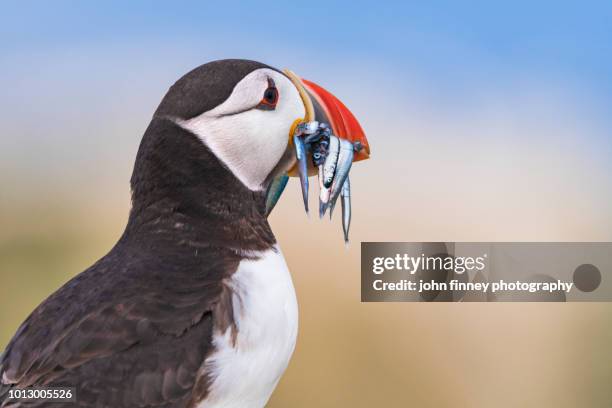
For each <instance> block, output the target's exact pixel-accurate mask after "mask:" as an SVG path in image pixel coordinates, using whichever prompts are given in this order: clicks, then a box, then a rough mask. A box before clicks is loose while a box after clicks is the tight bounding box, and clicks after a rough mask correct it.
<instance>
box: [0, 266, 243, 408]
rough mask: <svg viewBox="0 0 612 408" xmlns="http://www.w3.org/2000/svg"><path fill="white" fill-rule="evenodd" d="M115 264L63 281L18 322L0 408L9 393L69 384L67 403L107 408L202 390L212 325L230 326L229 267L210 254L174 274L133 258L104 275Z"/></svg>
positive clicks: (162, 401) (0, 370)
mask: <svg viewBox="0 0 612 408" xmlns="http://www.w3.org/2000/svg"><path fill="white" fill-rule="evenodd" d="M116 261H117V260H116V259H114V260H113V259H111V260H105V259H103V260H102V261H100V262H99V263H98V264H96V265H94V266H93V267H92V268H90V269H89V270H87V271H85V272H83V273H82V274H80V275H79V276H77V277H76V278H75V279H73V280H72V281H70V282H68V283H67V284H66V285H64V286H63V287H62V288H61V289H60V290H58V291H57V292H56V293H54V294H53V295H52V296H51V297H49V298H48V299H47V300H46V301H44V302H43V303H42V304H41V305H40V306H39V307H38V308H37V309H36V310H34V312H33V313H32V314H31V315H30V317H28V319H27V320H26V321H25V322H24V323H23V324H22V326H21V327H20V328H19V330H18V332H17V333H16V334H15V336H14V337H13V339H12V340H11V342H10V343H9V345H8V347H7V349H6V351H5V352H4V354H3V355H2V357H1V360H0V407H2V406H5V405H4V404H3V402H4V403H6V402H7V401H6V398H7V391H8V389H9V388H10V387H14V386H18V387H28V386H65V387H76V389H77V405H76V406H103V407H116V408H120V407H138V406H139V407H147V406H155V407H166V406H167V407H170V406H172V407H182V406H188V405H189V403H190V400H191V399H192V398H197V399H199V397H200V396H201V395H202V394H204V393H205V392H206V389H207V384H206V383H205V382H206V375H205V374H206V373H205V372H204V371H203V368H204V367H203V362H204V360H205V358H206V356H207V354H208V353H209V352H210V351H211V339H212V329H213V324H214V323H215V324H216V322H213V319H222V320H223V321H231V317H230V318H229V319H228V316H223V315H222V314H221V313H220V311H221V310H222V309H226V308H224V307H223V305H227V302H228V301H229V299H227V297H228V296H227V294H228V291H227V290H225V289H224V287H223V282H222V277H223V276H226V274H227V273H228V271H229V270H232V268H234V269H235V266H236V265H235V263H234V262H232V261H229V262H228V261H227V260H223V258H222V257H221V258H220V257H216V258H215V257H211V262H210V263H209V266H208V267H206V268H202V267H201V264H200V268H199V270H195V271H194V270H193V269H190V268H185V270H186V273H185V274H181V272H180V271H177V270H174V271H172V272H171V273H169V271H168V270H165V268H164V266H163V265H160V264H159V263H154V264H151V265H147V264H146V262H145V263H142V262H140V261H138V260H132V261H130V262H129V263H128V264H127V266H121V267H120V268H119V269H121V271H119V272H120V273H110V271H111V270H112V268H114V267H115V265H116V264H117V262H116ZM121 263H122V264H124V262H121ZM153 267H156V268H158V269H159V270H158V272H151V269H149V268H153ZM187 270H188V271H189V272H187ZM145 275H146V276H145ZM109 282H110V283H109ZM3 394H4V395H3ZM20 404H21V405H20V406H24V407H25V406H32V407H34V406H39V405H37V403H27V404H26V403H24V402H21V403H20ZM38 404H42V405H41V406H44V403H41V402H38ZM47 404H48V402H47ZM54 406H56V405H54ZM58 406H59V405H58ZM66 406H75V405H74V403H67V405H66Z"/></svg>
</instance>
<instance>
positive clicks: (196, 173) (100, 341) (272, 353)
mask: <svg viewBox="0 0 612 408" xmlns="http://www.w3.org/2000/svg"><path fill="white" fill-rule="evenodd" d="M309 123H315V124H324V125H326V126H327V127H326V126H324V125H323V126H319V127H321V128H325V129H327V133H328V134H329V133H332V134H333V137H336V138H337V141H339V142H343V143H346V142H347V141H348V142H349V143H351V144H352V145H353V146H358V148H356V149H355V150H354V151H352V152H351V153H350V156H351V157H350V158H349V161H351V160H352V161H357V160H363V159H366V158H368V157H369V145H368V142H367V139H366V138H365V134H364V132H363V129H362V128H361V126H360V125H359V123H358V121H357V120H356V119H355V117H354V116H353V114H352V113H351V112H350V111H349V110H348V109H347V108H346V106H345V105H344V104H342V103H341V102H340V101H339V100H338V99H337V98H336V97H335V96H333V95H332V94H331V93H330V92H328V91H326V90H325V89H324V88H322V87H320V86H318V85H316V84H315V83H313V82H310V81H307V80H305V79H301V78H300V77H298V76H297V75H296V74H294V73H293V72H291V71H289V70H284V71H283V70H279V69H276V68H273V67H271V66H268V65H266V64H263V63H260V62H255V61H249V60H239V59H228V60H218V61H213V62H209V63H206V64H204V65H201V66H199V67H197V68H195V69H194V70H192V71H190V72H189V73H187V74H186V75H184V76H183V77H182V78H180V79H179V80H178V81H177V82H176V83H174V85H172V86H171V87H170V88H169V90H168V92H167V93H166V95H165V96H164V97H163V99H162V101H161V103H160V105H159V106H158V108H157V110H156V111H155V113H154V114H153V117H152V119H151V122H150V124H149V126H148V127H147V128H146V130H145V132H144V135H143V136H142V139H141V143H140V146H139V149H138V152H137V155H136V160H135V164H134V168H133V173H132V176H131V180H130V185H131V192H132V195H131V203H132V206H131V210H130V213H129V217H128V221H127V225H126V227H125V230H124V232H123V234H122V235H121V237H120V238H119V240H118V241H117V243H116V244H115V246H114V247H113V248H112V249H111V250H110V252H108V254H106V255H105V256H104V257H102V258H101V259H100V260H98V261H97V262H96V263H95V264H94V265H92V266H91V267H89V268H88V269H86V270H85V271H83V272H82V273H80V274H78V275H77V276H75V277H74V278H73V279H71V280H70V281H68V282H67V283H66V284H64V285H63V286H62V287H61V288H60V289H58V290H57V291H56V292H55V293H53V294H51V295H50V296H49V297H48V298H47V299H46V300H44V301H43V302H42V303H41V304H40V305H39V306H38V307H36V309H35V310H34V311H33V312H32V313H31V314H30V315H29V317H28V318H27V319H26V320H25V321H24V322H23V323H22V324H21V326H20V327H19V328H18V330H17V332H16V333H15V335H14V336H13V338H12V339H11V340H10V342H9V343H8V346H7V347H6V349H5V351H4V352H3V354H2V355H1V356H0V406H1V407H43V406H54V407H56V406H57V407H63V406H65V407H74V406H78V407H112V408H121V407H156V408H162V407H168V408H169V407H189V408H192V407H197V408H204V407H214V408H250V407H254V408H255V407H263V406H265V405H266V403H267V401H268V400H269V398H270V396H271V394H272V392H273V391H274V389H275V387H276V385H277V384H278V382H279V379H280V378H281V376H282V374H283V372H284V371H285V369H286V367H287V365H288V363H289V360H290V358H291V355H292V353H293V350H294V347H295V344H296V338H297V332H298V304H297V300H296V294H295V290H294V286H293V283H292V279H291V275H290V273H289V270H288V267H287V264H286V262H285V260H284V258H283V255H282V252H281V249H280V247H279V245H278V243H277V241H276V238H275V236H274V234H273V232H272V230H271V227H270V224H269V223H268V215H269V214H270V212H271V210H272V208H273V207H274V205H275V203H276V201H277V200H278V197H279V196H280V194H281V193H282V189H283V188H284V185H285V184H286V179H287V177H289V176H291V175H293V176H297V177H300V180H302V181H303V180H304V179H305V180H306V182H307V180H308V176H309V175H312V174H313V171H316V163H314V164H313V160H312V158H311V157H310V156H312V154H313V151H314V150H315V149H306V150H304V149H302V150H300V147H301V148H303V147H304V145H303V144H302V142H301V140H303V139H299V138H296V135H298V134H299V133H300V132H299V131H298V130H299V129H306V128H308V124H309ZM315 127H316V126H315ZM306 133H308V132H306ZM313 133H314V132H310V134H313ZM296 144H297V146H296ZM340 145H342V144H340ZM323 147H325V146H323ZM317 148H319V150H320V148H321V146H320V145H319V146H318V147H317ZM324 150H325V149H324ZM328 150H329V149H328ZM296 152H297V154H296ZM300 152H301V153H300ZM304 153H306V155H307V156H308V157H309V158H310V160H309V163H306V166H307V167H304V166H303V164H304V160H303V158H300V157H297V156H300V154H302V155H303V154H304ZM340 156H341V155H340ZM340 158H341V157H340ZM336 160H338V158H336ZM340 161H341V160H340ZM325 164H327V163H325ZM319 167H320V168H323V167H326V166H323V165H321V166H319ZM331 167H333V166H331ZM336 167H337V168H339V167H340V164H339V163H338V165H337V166H336ZM298 168H299V169H298ZM331 178H333V177H331ZM336 184H338V183H336ZM345 184H348V180H347V181H346V182H345V183H343V185H342V186H336V187H331V190H332V191H331V194H330V190H327V191H326V192H325V194H323V193H322V195H324V196H325V197H329V196H330V195H331V196H333V195H334V194H337V191H336V192H335V193H334V189H335V190H338V191H340V190H343V188H344V189H346V187H345ZM302 186H303V188H304V182H302ZM343 203H344V202H343ZM343 205H344V204H343ZM324 207H325V206H324ZM31 387H34V388H44V387H47V388H58V387H70V388H73V389H74V390H75V393H76V396H75V399H76V401H71V402H61V401H60V402H53V403H51V402H49V401H46V400H44V399H39V400H18V399H10V398H9V396H10V392H9V391H10V390H16V389H28V388H31Z"/></svg>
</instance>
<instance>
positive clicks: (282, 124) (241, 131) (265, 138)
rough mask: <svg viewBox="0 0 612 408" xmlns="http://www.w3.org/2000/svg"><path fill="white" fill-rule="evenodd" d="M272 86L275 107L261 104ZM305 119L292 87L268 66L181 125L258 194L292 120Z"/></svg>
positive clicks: (283, 147)
mask: <svg viewBox="0 0 612 408" xmlns="http://www.w3.org/2000/svg"><path fill="white" fill-rule="evenodd" d="M271 85H273V86H274V87H275V88H276V90H277V94H278V98H277V99H276V104H275V105H274V106H273V105H271V104H266V103H263V102H265V101H268V100H269V98H268V99H266V98H265V96H266V95H267V96H270V94H269V93H266V91H267V90H268V92H270V91H269V88H270V87H271ZM304 115H305V109H304V104H303V102H302V100H301V98H300V95H299V93H298V91H297V89H296V87H295V85H293V83H292V82H291V81H290V80H289V79H288V78H287V77H286V76H284V75H283V74H281V73H279V72H277V71H274V70H271V69H269V68H260V69H257V70H255V71H253V72H251V73H250V74H248V75H247V76H245V77H244V78H243V79H242V80H241V81H240V82H238V83H237V84H236V86H235V87H234V90H233V91H232V94H231V95H230V96H229V97H228V98H227V99H226V100H225V101H224V102H223V103H222V104H221V105H218V106H216V107H215V108H214V109H211V110H209V111H207V112H204V113H202V114H201V115H199V116H196V117H194V118H192V119H189V120H180V119H177V120H176V122H177V124H179V125H180V126H181V127H183V128H184V129H186V130H189V131H190V132H192V133H194V134H195V135H196V136H198V137H199V138H200V139H201V140H202V141H203V142H204V144H206V146H208V147H209V148H210V150H211V151H212V152H213V153H214V154H215V155H216V156H217V158H219V160H221V161H222V162H223V163H224V164H225V165H226V166H227V167H228V168H229V169H230V170H231V171H232V172H233V173H234V175H235V176H236V177H237V178H238V179H239V180H240V181H242V183H243V184H244V185H245V186H247V187H248V188H249V189H251V190H254V191H256V190H261V189H262V188H263V187H262V183H263V182H264V181H265V180H266V178H267V177H268V175H269V174H270V172H271V171H272V170H273V169H274V167H275V166H276V165H277V163H278V162H279V160H280V159H281V157H282V156H283V154H284V153H285V150H286V149H287V145H288V142H289V132H290V131H291V126H292V125H293V123H294V122H295V120H296V119H301V118H303V117H304Z"/></svg>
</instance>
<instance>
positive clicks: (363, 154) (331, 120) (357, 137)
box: [302, 79, 370, 162]
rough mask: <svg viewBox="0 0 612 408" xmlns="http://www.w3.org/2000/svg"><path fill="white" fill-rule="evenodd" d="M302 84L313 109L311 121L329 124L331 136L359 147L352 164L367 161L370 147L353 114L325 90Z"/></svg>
mask: <svg viewBox="0 0 612 408" xmlns="http://www.w3.org/2000/svg"><path fill="white" fill-rule="evenodd" d="M302 84H303V85H304V88H306V91H307V93H308V95H309V96H310V100H311V101H312V105H313V108H314V119H313V120H316V121H317V122H320V123H327V124H329V125H330V126H331V128H332V134H334V135H335V136H338V137H339V138H340V139H343V140H348V141H349V142H351V143H353V144H355V143H358V146H361V149H360V150H358V151H355V154H354V157H353V161H354V162H356V161H360V160H365V159H368V158H369V157H370V145H369V144H368V139H366V135H365V133H364V131H363V129H362V128H361V125H360V124H359V121H357V119H356V118H355V116H354V115H353V113H352V112H351V111H350V110H349V109H348V108H347V107H346V106H345V105H344V104H343V103H342V102H341V101H340V100H339V99H338V98H336V97H335V96H334V95H333V94H332V93H331V92H329V91H327V90H326V89H325V88H323V87H321V86H319V85H317V84H315V83H314V82H311V81H308V80H306V79H302Z"/></svg>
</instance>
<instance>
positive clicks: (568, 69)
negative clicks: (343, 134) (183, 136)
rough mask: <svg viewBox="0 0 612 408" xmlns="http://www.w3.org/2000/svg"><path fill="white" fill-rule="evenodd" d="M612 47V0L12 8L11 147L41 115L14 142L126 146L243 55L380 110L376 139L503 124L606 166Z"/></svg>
mask: <svg viewBox="0 0 612 408" xmlns="http://www.w3.org/2000/svg"><path fill="white" fill-rule="evenodd" d="M611 39H612V5H611V4H610V3H609V2H606V1H590V2H578V1H575V2H563V1H538V2H534V1H512V2H510V1H508V2H505V4H502V3H501V2H490V1H463V2H451V1H429V2H420V3H410V2H378V3H374V2H362V1H351V2H329V1H310V2H301V3H299V4H298V3H297V2H289V1H283V2H278V1H265V2H264V1H258V2H246V3H245V2H240V3H238V2H234V1H224V2H219V1H215V2H212V1H208V2H206V1H199V2H196V1H189V2H161V1H159V2H156V1H130V2H118V1H115V2H113V1H109V2H80V1H59V0H58V1H54V2H42V1H41V2H27V3H26V2H20V3H18V2H13V3H8V4H7V3H4V4H3V5H2V10H1V12H0V47H1V49H2V53H1V54H0V74H1V75H0V85H2V87H3V94H2V95H0V105H3V106H4V109H3V110H2V113H0V119H2V122H3V123H2V129H0V130H2V134H3V136H2V138H4V142H5V143H6V141H7V139H6V138H5V137H6V135H11V134H14V132H15V130H16V129H19V131H20V132H21V131H22V129H21V128H22V127H23V123H24V120H25V119H30V122H31V123H33V124H30V125H29V128H28V129H25V130H23V132H22V133H23V134H22V135H20V136H19V138H13V139H12V140H13V142H14V143H13V144H15V143H17V142H18V143H20V144H22V145H23V144H27V140H28V139H29V138H30V136H32V137H31V138H33V139H34V140H35V142H36V143H42V141H41V138H42V136H40V135H41V134H43V133H46V134H48V135H53V139H51V136H49V138H48V140H47V141H46V143H47V144H48V146H49V147H50V148H51V147H52V146H54V145H56V144H57V143H58V140H59V141H61V140H62V139H61V138H62V137H64V135H65V134H69V133H70V132H66V125H65V123H55V124H54V123H53V122H54V121H56V120H57V117H59V116H61V115H62V114H66V113H70V114H72V115H74V114H75V112H77V113H78V114H79V117H80V118H81V119H83V120H94V117H95V116H96V115H104V116H105V117H106V118H112V119H113V120H114V122H112V123H111V124H109V123H105V126H107V128H106V131H107V134H109V135H111V134H112V133H113V132H112V131H113V128H111V129H110V131H109V126H111V127H112V124H113V123H115V124H116V129H115V130H116V131H115V133H116V139H117V140H122V137H123V136H121V137H120V136H117V135H119V134H120V133H121V134H124V133H122V132H127V131H130V132H132V131H137V132H140V131H141V130H142V129H143V128H144V126H146V123H147V121H148V119H147V118H148V117H150V114H151V112H152V111H153V109H154V108H155V106H156V104H157V103H158V101H159V100H160V98H161V96H162V95H163V93H164V91H165V89H166V88H167V87H168V86H169V85H170V84H171V83H172V82H173V81H174V80H176V79H177V78H178V76H180V75H181V74H182V73H184V72H186V71H188V70H190V69H191V68H193V67H195V66H197V65H199V64H201V63H203V62H206V61H208V60H212V59H217V58H228V57H238V58H250V59H256V60H261V61H263V62H267V63H269V64H271V65H275V66H277V67H279V68H284V67H289V68H291V69H293V70H295V71H296V72H297V73H298V74H301V75H303V76H304V77H306V78H311V79H316V81H317V82H319V83H321V84H322V85H324V86H326V85H330V84H331V88H332V89H333V90H334V92H336V93H338V94H339V95H342V99H344V100H345V101H348V102H349V106H351V107H352V108H353V110H355V111H357V113H360V112H361V117H362V118H363V117H364V114H363V112H366V111H367V112H368V115H366V118H365V119H364V120H365V122H366V123H365V124H366V125H369V128H370V129H372V128H373V127H375V126H378V125H379V122H383V121H389V120H390V119H391V117H394V118H398V117H401V118H402V120H405V121H409V122H410V121H413V122H414V121H429V122H430V123H433V122H436V121H443V122H447V123H453V122H457V123H458V125H459V124H460V122H463V121H465V122H469V121H471V122H470V125H469V126H468V127H469V128H470V129H476V128H478V127H479V126H480V125H481V122H482V121H483V120H486V119H492V120H497V119H496V118H499V117H502V118H503V120H502V121H500V123H499V124H497V125H495V126H496V128H500V127H505V128H507V129H509V130H511V129H512V124H513V123H514V122H521V126H519V128H520V131H516V132H514V133H512V132H509V133H508V132H506V134H505V136H504V137H505V138H510V139H513V138H516V140H520V139H521V138H525V137H527V138H538V137H540V135H541V134H543V131H542V129H541V128H542V127H544V128H545V129H544V130H545V131H546V132H548V133H551V134H552V133H554V132H555V131H556V130H555V129H556V128H560V129H573V130H572V135H573V136H572V137H575V138H582V139H584V140H588V141H589V142H592V144H593V152H588V153H587V154H591V153H592V154H599V155H600V157H599V159H598V160H600V161H601V162H602V163H603V162H608V160H607V157H609V154H611V153H612V137H610V134H611V129H612V119H611V115H610V113H609V106H610V104H611V103H612V75H611V74H612V41H611ZM33 101H38V104H36V103H33ZM43 104H44V108H42V106H43ZM120 110H122V112H123V113H126V112H128V113H130V115H132V116H130V117H127V116H126V115H123V117H122V116H121V115H120V114H119V113H120V112H119V111H120ZM376 117H378V118H379V119H378V120H379V122H377V121H375V120H374V119H373V118H376ZM33 118H34V119H35V120H32V119H33ZM128 119H129V121H128ZM368 121H369V122H370V123H367V122H368ZM513 121H514V122H513ZM508 122H512V123H508ZM36 123H38V124H40V123H45V126H46V127H45V128H42V125H40V126H38V127H37V126H36ZM133 123H138V126H137V127H135V130H132V128H131V127H129V128H128V127H126V126H127V124H133ZM534 123H535V124H537V125H538V126H536V127H533V131H530V130H529V129H532V128H530V127H529V126H530V124H534ZM400 125H401V124H400ZM117 129H119V130H121V132H119V130H117ZM73 130H74V133H73V135H72V137H73V139H74V140H76V142H75V143H79V138H80V134H81V133H80V132H82V130H81V129H76V128H75V129H73ZM100 132H102V130H100ZM546 132H544V133H546ZM135 134H137V135H138V133H135ZM452 136H453V135H452V134H450V133H449V135H448V137H449V138H451V137H452ZM66 137H68V136H66ZM109 137H111V136H109ZM482 137H485V135H484V133H483V136H482ZM464 138H465V136H464ZM134 140H137V138H135V139H134ZM0 141H2V140H0ZM94 143H97V142H94ZM130 143H132V145H134V144H135V143H136V142H133V141H132V142H130ZM576 143H578V142H576ZM132 145H130V146H132ZM24 149H25V148H24ZM75 149H78V146H77V147H75ZM5 151H6V150H5ZM129 153H130V154H132V151H130V152H129ZM0 154H1V153H0ZM109 154H110V153H109ZM28 160H30V161H36V158H34V157H31V156H30V157H29V158H28ZM126 161H127V158H126Z"/></svg>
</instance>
